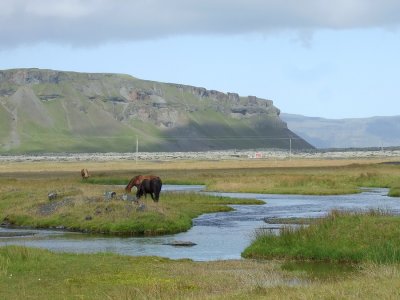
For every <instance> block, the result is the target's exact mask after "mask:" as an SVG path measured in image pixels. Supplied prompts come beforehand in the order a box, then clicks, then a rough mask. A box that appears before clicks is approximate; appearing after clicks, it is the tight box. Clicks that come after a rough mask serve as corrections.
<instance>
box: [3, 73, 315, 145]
mask: <svg viewBox="0 0 400 300" xmlns="http://www.w3.org/2000/svg"><path fill="white" fill-rule="evenodd" d="M279 114H280V111H279V109H277V108H276V107H275V106H274V105H273V102H272V101H271V100H266V99H259V98H257V97H255V96H248V97H240V96H239V95H238V94H236V93H222V92H219V91H214V90H207V89H205V88H199V87H193V86H187V85H180V84H168V83H159V82H153V81H145V80H139V79H136V78H134V77H131V76H127V75H118V74H87V73H74V72H62V71H53V70H39V69H16V70H7V71H0V116H2V117H3V118H2V119H3V121H2V123H4V124H3V125H4V126H3V130H0V151H19V150H20V149H21V148H24V147H27V150H28V151H31V150H33V151H35V150H36V149H30V148H31V147H32V144H35V145H37V146H38V147H37V148H38V149H37V150H38V151H42V150H43V151H46V150H47V151H57V147H51V146H50V145H49V142H45V141H43V139H44V137H45V136H51V137H57V138H58V139H61V140H63V141H64V143H65V144H68V143H71V144H73V145H74V148H72V149H71V147H70V146H67V145H65V147H66V149H65V150H64V151H71V150H74V149H77V150H78V151H80V150H82V151H83V150H85V151H87V150H93V151H94V150H96V151H102V150H103V151H113V150H117V151H127V150H132V149H126V144H127V143H128V142H127V141H126V139H128V138H129V140H130V139H131V138H132V136H133V135H135V136H140V137H141V140H142V141H143V142H144V144H143V145H142V147H144V148H145V150H152V149H155V150H183V151H184V150H211V149H226V148H243V147H248V148H254V147H259V146H261V145H265V146H266V147H271V146H274V147H280V145H281V144H282V141H279V139H278V137H280V138H283V137H289V136H291V137H293V138H296V140H297V141H298V147H300V148H310V147H312V146H311V145H309V144H308V143H306V142H305V141H303V140H301V139H297V138H298V137H297V136H296V135H295V134H293V133H292V132H290V131H289V130H288V129H287V127H286V123H284V122H282V121H281V119H280V118H279ZM0 122H1V121H0ZM32 130H34V131H35V136H36V139H35V140H32V135H31V132H32ZM27 136H31V137H27ZM85 137H87V138H85ZM107 137H109V138H112V139H116V137H119V139H120V141H119V142H118V143H117V144H112V142H110V141H109V142H104V141H103V142H101V143H99V141H98V140H99V139H100V140H104V139H106V138H107ZM222 137H224V138H229V139H230V140H226V141H225V143H224V142H222V140H221V138H222ZM252 137H254V139H252ZM263 137H265V139H264V142H262V141H261V138H263ZM266 137H269V138H270V141H269V142H268V143H266V141H267V139H266ZM273 137H275V142H273V140H272V138H273ZM183 138H186V140H183ZM237 138H242V139H245V138H246V141H244V140H243V141H241V142H239V141H238V140H237ZM79 139H81V141H79ZM96 139H97V140H96ZM190 139H191V141H189V140H190ZM201 139H203V140H201ZM235 140H236V141H235ZM129 143H131V141H129ZM40 145H41V146H40ZM89 145H90V147H89ZM111 145H112V146H111ZM87 147H89V149H87ZM129 147H131V146H129ZM146 147H147V148H146ZM47 148H48V149H47ZM187 148H190V149H187ZM60 150H61V149H60Z"/></svg>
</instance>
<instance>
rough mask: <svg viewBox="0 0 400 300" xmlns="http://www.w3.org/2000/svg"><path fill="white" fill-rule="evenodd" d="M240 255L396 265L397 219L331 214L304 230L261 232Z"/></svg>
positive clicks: (398, 248) (399, 226)
mask: <svg viewBox="0 0 400 300" xmlns="http://www.w3.org/2000/svg"><path fill="white" fill-rule="evenodd" d="M242 255H243V256H244V257H247V258H266V259H271V258H290V259H300V260H308V259H309V260H324V261H339V262H342V261H347V262H362V261H368V262H373V263H399V262H400V217H398V216H390V215H387V214H385V213H383V212H379V211H371V212H369V213H343V212H337V211H334V212H332V213H331V214H330V215H328V216H327V217H326V218H324V219H321V220H320V221H318V222H316V223H312V224H311V225H310V226H308V227H301V228H300V229H293V228H292V227H284V228H283V229H282V230H281V231H280V235H279V236H276V235H273V234H271V233H269V232H265V233H261V234H260V235H259V236H258V237H257V238H256V240H255V241H254V242H253V243H252V244H251V245H250V246H249V247H248V248H247V249H245V251H244V252H243V253H242Z"/></svg>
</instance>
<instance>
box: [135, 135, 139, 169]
mask: <svg viewBox="0 0 400 300" xmlns="http://www.w3.org/2000/svg"><path fill="white" fill-rule="evenodd" d="M138 156H139V138H138V136H136V159H135V160H136V163H137V161H138Z"/></svg>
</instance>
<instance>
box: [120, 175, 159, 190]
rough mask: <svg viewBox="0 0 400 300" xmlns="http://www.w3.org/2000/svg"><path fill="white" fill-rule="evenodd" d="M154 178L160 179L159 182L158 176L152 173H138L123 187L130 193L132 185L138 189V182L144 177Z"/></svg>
mask: <svg viewBox="0 0 400 300" xmlns="http://www.w3.org/2000/svg"><path fill="white" fill-rule="evenodd" d="M154 178H155V179H158V180H160V182H161V179H160V177H158V176H154V175H138V176H135V177H133V178H132V179H131V180H130V181H129V183H128V184H127V186H126V187H125V191H126V192H127V193H130V192H131V191H132V187H134V186H136V188H137V189H139V186H140V184H141V183H142V181H143V180H144V179H149V180H151V179H154Z"/></svg>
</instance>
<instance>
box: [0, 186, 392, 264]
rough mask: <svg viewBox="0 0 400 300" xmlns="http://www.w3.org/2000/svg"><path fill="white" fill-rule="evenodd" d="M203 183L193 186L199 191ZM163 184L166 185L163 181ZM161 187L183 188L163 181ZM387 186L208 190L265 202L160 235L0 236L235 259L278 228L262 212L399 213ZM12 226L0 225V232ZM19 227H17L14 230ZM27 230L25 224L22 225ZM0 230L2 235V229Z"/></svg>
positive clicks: (45, 244)
mask: <svg viewBox="0 0 400 300" xmlns="http://www.w3.org/2000/svg"><path fill="white" fill-rule="evenodd" d="M202 188H203V187H202V186H195V187H193V186H191V187H190V189H191V190H194V191H201V190H202ZM163 189H164V187H163ZM165 190H170V191H171V190H174V191H175V190H180V191H184V190H187V189H186V187H182V186H168V185H166V186H165ZM387 192H388V190H387V189H365V190H364V191H363V192H362V193H360V194H355V195H340V196H304V195H268V194H250V193H247V194H242V193H207V194H212V195H218V196H226V197H234V198H255V199H260V200H263V201H265V202H266V204H265V205H233V207H234V208H235V211H232V212H221V213H213V214H205V215H202V216H200V217H198V218H196V219H195V220H194V221H193V223H194V226H193V227H192V228H191V229H190V230H189V231H187V232H183V233H179V234H175V235H170V236H162V237H135V238H121V237H104V236H100V237H99V236H93V235H87V234H81V233H68V234H65V233H63V232H59V231H44V230H29V232H32V233H35V235H33V236H26V237H23V238H21V237H16V238H0V245H11V244H12V245H24V246H30V247H40V248H46V249H50V250H53V251H65V252H79V253H89V252H114V253H119V254H124V255H133V256H136V255H157V256H162V257H169V258H172V259H179V258H190V259H193V260H197V261H206V260H220V259H239V258H240V253H241V252H242V251H243V250H244V248H246V247H247V246H248V245H249V244H250V242H251V240H252V239H253V237H254V234H255V231H256V229H259V228H265V229H270V230H272V231H277V230H278V229H279V228H280V227H281V226H282V225H281V224H266V223H264V222H263V220H264V218H292V217H321V216H323V215H325V214H327V213H328V212H329V211H331V210H332V209H339V210H353V211H354V210H356V211H361V210H369V209H383V210H387V211H389V212H391V213H394V214H400V201H399V199H396V198H390V197H387ZM10 230H11V229H4V228H0V233H1V232H5V231H10ZM14 231H18V230H14ZM25 231H28V230H25ZM0 236H1V235H0ZM176 240H182V241H191V242H194V243H196V244H197V245H195V246H193V247H174V246H170V245H165V244H166V243H171V242H173V241H176Z"/></svg>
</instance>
